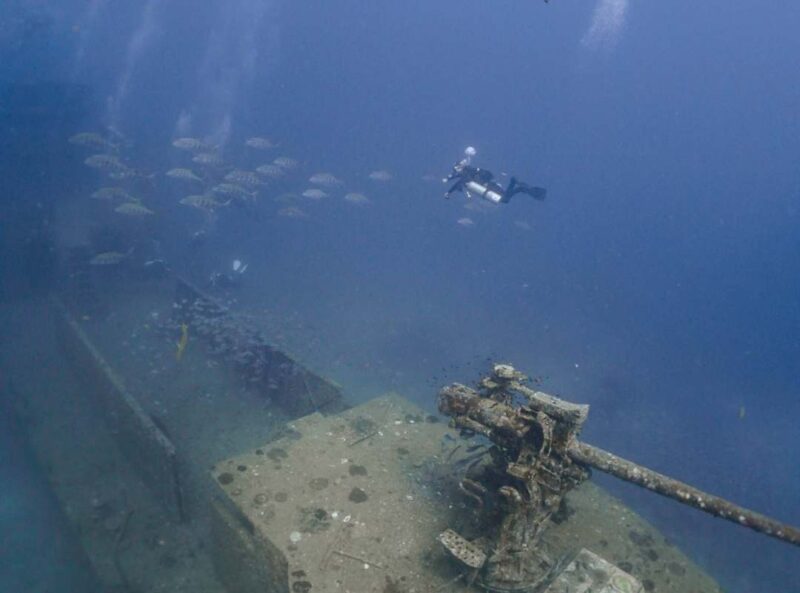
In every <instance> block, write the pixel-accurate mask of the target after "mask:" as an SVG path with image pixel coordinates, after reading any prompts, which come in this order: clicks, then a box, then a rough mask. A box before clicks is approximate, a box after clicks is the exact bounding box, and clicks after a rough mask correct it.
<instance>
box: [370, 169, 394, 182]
mask: <svg viewBox="0 0 800 593" xmlns="http://www.w3.org/2000/svg"><path fill="white" fill-rule="evenodd" d="M369 178H370V179H372V181H391V180H392V179H393V178H394V175H392V174H391V173H389V171H385V170H380V171H373V172H372V173H370V174H369Z"/></svg>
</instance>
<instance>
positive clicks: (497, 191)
mask: <svg viewBox="0 0 800 593" xmlns="http://www.w3.org/2000/svg"><path fill="white" fill-rule="evenodd" d="M476 153H477V151H476V150H475V149H474V148H473V147H472V146H468V147H467V148H466V150H465V151H464V155H465V156H464V158H463V159H461V160H460V161H459V162H457V163H456V164H455V165H453V170H452V171H451V172H450V175H448V176H447V177H445V178H444V179H443V180H442V181H443V182H444V183H447V182H449V181H453V180H455V183H454V184H453V185H452V186H451V187H450V189H448V190H447V191H446V192H444V197H445V198H449V197H450V195H451V194H452V193H453V192H457V191H460V192H464V193H465V194H466V195H467V197H468V198H471V197H472V194H475V195H477V196H479V197H481V198H483V199H485V200H489V201H490V202H493V203H495V204H507V203H508V202H509V201H510V200H511V198H512V197H514V196H515V195H517V194H525V195H528V196H530V197H532V198H534V199H535V200H544V198H545V196H546V195H547V190H546V189H544V188H542V187H535V186H532V185H528V184H527V183H523V182H521V181H517V178H516V177H512V178H511V180H510V181H509V182H508V185H507V186H506V187H505V188H503V186H501V185H500V184H499V183H498V182H497V181H495V180H494V175H493V174H492V172H491V171H487V170H486V169H481V168H479V167H473V166H472V165H471V164H470V161H471V160H472V157H473V156H475V154H476Z"/></svg>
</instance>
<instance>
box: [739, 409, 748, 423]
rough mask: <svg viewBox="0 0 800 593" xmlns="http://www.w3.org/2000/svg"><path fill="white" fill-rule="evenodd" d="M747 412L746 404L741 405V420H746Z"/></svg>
mask: <svg viewBox="0 0 800 593" xmlns="http://www.w3.org/2000/svg"><path fill="white" fill-rule="evenodd" d="M746 414H747V409H746V408H745V407H744V406H739V420H744V417H745V415H746Z"/></svg>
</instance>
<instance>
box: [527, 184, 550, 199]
mask: <svg viewBox="0 0 800 593" xmlns="http://www.w3.org/2000/svg"><path fill="white" fill-rule="evenodd" d="M529 195H530V196H531V197H532V198H533V199H534V200H544V199H545V198H546V197H547V190H546V189H545V188H543V187H532V188H530V192H529Z"/></svg>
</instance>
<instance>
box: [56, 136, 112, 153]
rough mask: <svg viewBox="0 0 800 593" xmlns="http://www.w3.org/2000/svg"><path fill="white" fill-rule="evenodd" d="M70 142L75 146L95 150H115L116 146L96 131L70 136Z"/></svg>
mask: <svg viewBox="0 0 800 593" xmlns="http://www.w3.org/2000/svg"><path fill="white" fill-rule="evenodd" d="M68 142H69V143H70V144H74V145H75V146H83V147H84V148H91V149H94V150H114V149H116V146H115V145H114V144H112V143H111V142H109V141H108V140H106V139H105V138H103V137H102V136H101V135H100V134H95V133H94V132H81V133H79V134H75V135H74V136H70V138H69V140H68Z"/></svg>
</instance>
